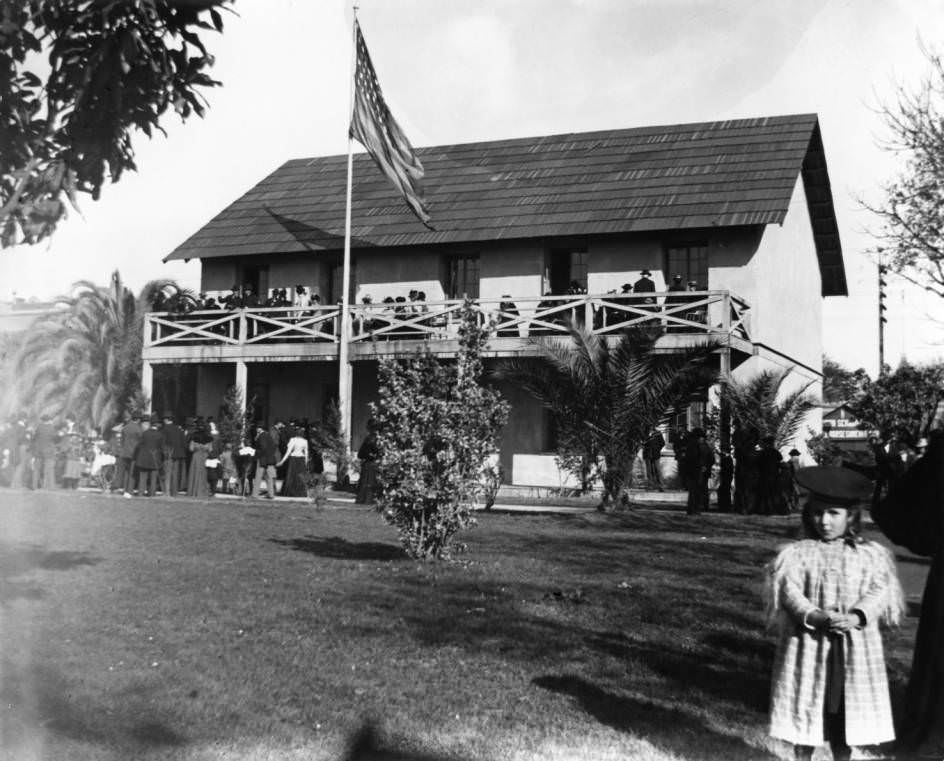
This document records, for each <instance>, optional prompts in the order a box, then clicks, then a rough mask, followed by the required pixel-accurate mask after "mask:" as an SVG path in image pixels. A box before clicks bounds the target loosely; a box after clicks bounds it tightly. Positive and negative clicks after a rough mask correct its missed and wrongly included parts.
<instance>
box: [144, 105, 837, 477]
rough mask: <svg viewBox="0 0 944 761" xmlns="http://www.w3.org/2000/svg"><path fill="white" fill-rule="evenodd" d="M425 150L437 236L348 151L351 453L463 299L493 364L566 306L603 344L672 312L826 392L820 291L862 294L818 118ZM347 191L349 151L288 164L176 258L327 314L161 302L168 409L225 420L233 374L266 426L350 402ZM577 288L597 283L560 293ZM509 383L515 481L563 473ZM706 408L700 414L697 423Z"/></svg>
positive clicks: (546, 331)
mask: <svg viewBox="0 0 944 761" xmlns="http://www.w3.org/2000/svg"><path fill="white" fill-rule="evenodd" d="M418 153H419V156H420V158H421V160H422V162H423V165H424V167H425V168H426V181H425V188H426V197H427V200H428V201H429V204H430V210H431V213H432V217H433V224H434V225H435V230H429V229H427V228H426V227H424V226H423V225H422V224H421V223H420V222H419V221H418V220H417V219H416V218H415V217H414V216H413V215H412V213H411V212H410V211H409V209H408V208H407V207H406V205H405V204H404V203H403V202H402V200H401V199H400V198H399V197H398V195H397V193H396V191H395V190H394V189H393V187H391V186H390V184H389V183H388V181H387V180H386V178H384V177H383V176H382V175H381V174H380V173H379V171H378V170H377V169H376V168H375V167H374V165H373V164H372V162H371V160H370V158H369V157H368V156H367V155H366V154H363V155H358V156H356V157H355V161H354V187H353V198H354V204H353V233H352V261H353V270H352V293H351V294H350V295H351V298H352V310H353V313H354V327H353V331H354V332H353V336H352V343H351V357H352V361H353V365H354V370H353V439H354V441H355V444H356V442H357V441H359V440H360V438H361V437H362V436H363V434H364V431H365V427H366V421H367V417H368V414H369V411H368V407H367V405H368V402H370V401H371V400H373V399H375V398H376V396H377V360H378V358H380V357H382V356H391V355H392V356H405V355H408V354H409V353H410V352H413V351H416V350H417V349H418V348H429V349H430V350H431V351H433V352H434V353H437V354H440V355H442V356H448V355H449V354H450V353H452V352H454V351H455V349H456V338H455V332H454V331H455V328H454V319H453V318H454V312H455V309H456V308H457V304H458V303H459V302H458V300H459V299H461V298H462V297H463V296H469V297H471V298H473V299H475V301H476V303H477V305H478V306H477V308H478V309H480V310H481V311H482V312H483V314H484V315H490V316H493V317H495V318H496V319H497V320H498V323H499V329H498V331H497V333H496V335H495V336H494V337H493V339H492V340H491V342H490V345H489V356H490V357H493V358H500V357H508V356H529V355H533V354H534V353H535V350H534V347H533V345H532V343H531V339H532V338H533V337H534V336H535V335H551V336H553V335H554V334H561V333H562V332H563V331H564V327H563V325H562V324H561V320H560V318H561V316H562V315H564V314H567V315H571V316H576V317H578V319H584V320H586V321H587V322H588V323H589V324H592V325H593V326H594V329H595V330H597V331H598V332H600V333H602V334H607V335H616V334H618V333H619V331H620V330H622V329H623V328H625V327H628V326H632V325H639V324H641V323H644V322H648V323H649V324H652V322H653V321H657V322H658V323H659V324H660V325H662V327H663V328H664V333H663V335H662V337H661V338H660V339H659V346H660V347H662V348H664V349H666V350H671V348H672V347H674V346H681V345H684V344H690V343H691V342H693V341H698V340H705V339H706V338H707V337H709V336H711V337H714V338H717V339H721V341H722V343H723V348H721V349H720V350H719V351H718V353H717V356H718V367H719V370H720V371H721V372H722V373H723V374H725V375H727V376H729V377H734V378H738V377H746V376H748V375H750V374H752V373H754V372H756V371H758V370H760V369H763V368H766V367H793V368H795V370H794V372H793V373H791V375H790V376H789V380H788V383H789V384H790V387H788V388H784V393H786V392H789V391H791V390H792V389H793V388H796V387H797V386H799V385H802V384H806V383H807V382H809V381H813V383H814V385H813V387H812V388H811V391H812V392H813V393H817V392H818V391H819V389H820V385H819V384H820V379H821V369H822V367H821V362H822V353H823V347H822V309H821V305H822V299H823V298H824V297H829V296H844V295H847V286H846V278H845V270H844V266H843V258H842V249H841V245H840V240H839V232H838V229H837V224H836V217H835V213H834V210H833V200H832V194H831V191H830V183H829V175H828V173H827V168H826V157H825V151H824V146H823V140H822V137H821V134H820V128H819V123H818V119H817V117H816V115H815V114H803V115H795V116H778V117H764V118H756V119H744V120H736V121H725V122H713V123H701V124H682V125H671V126H661V127H644V128H635V129H619V130H610V131H604V132H588V133H576V134H569V135H554V136H547V137H535V138H525V139H514V140H502V141H494V142H484V143H473V144H463V145H449V146H436V147H430V148H423V149H420V150H419V151H418ZM345 182H346V156H331V157H321V158H311V159H298V160H293V161H289V162H287V163H286V164H284V165H283V166H281V167H279V168H278V169H277V170H275V171H274V172H273V173H272V174H271V175H269V176H268V177H266V178H265V179H263V180H262V181H261V182H259V184H257V185H256V186H255V187H253V188H251V189H250V190H249V191H248V192H246V193H245V194H244V195H243V196H242V197H241V198H239V199H238V200H237V201H235V202H234V203H232V204H231V205H230V206H229V207H227V208H226V209H224V210H223V211H221V212H220V213H219V214H218V215H217V216H216V217H214V218H213V219H211V220H210V221H209V222H208V223H207V224H206V225H205V226H204V227H203V228H201V229H200V230H198V231H197V232H196V233H195V234H194V235H193V236H191V237H190V238H189V239H187V240H186V241H184V242H183V243H182V244H181V245H180V246H179V247H177V248H176V249H175V250H174V251H173V252H171V253H170V254H169V256H168V257H167V259H184V260H190V259H199V260H200V262H201V267H202V290H203V291H206V292H208V293H211V294H223V293H225V292H228V291H229V290H230V289H231V287H232V286H234V285H236V286H241V287H242V286H245V287H249V288H251V289H252V290H253V292H254V293H256V294H262V295H267V294H270V293H271V292H272V291H273V289H279V288H285V289H286V292H287V295H288V296H289V298H291V297H292V295H293V293H294V289H295V287H296V286H297V285H304V286H305V287H306V289H308V290H309V291H310V292H312V293H314V294H318V295H319V296H320V298H321V303H322V305H323V306H320V307H315V308H312V309H309V310H304V311H303V312H302V311H299V310H293V309H285V308H281V309H279V308H268V309H267V308H261V307H250V308H244V309H238V310H234V311H225V310H222V311H221V310H217V311H214V312H207V313H193V314H190V315H187V316H186V317H182V316H174V315H167V314H157V313H155V314H151V315H149V317H148V325H147V333H146V336H145V348H144V359H145V367H146V371H145V377H146V378H152V381H151V383H152V393H153V397H154V400H155V405H159V404H161V400H162V399H178V400H180V399H183V400H186V401H185V402H183V404H184V407H185V408H182V409H178V410H177V412H178V413H179V414H201V415H217V414H218V412H219V405H220V402H221V399H222V397H223V393H224V391H225V389H226V388H227V387H228V386H230V385H232V384H234V383H237V384H239V385H241V386H243V388H244V390H245V393H246V396H247V398H254V399H255V405H256V412H257V414H258V415H259V416H260V417H262V418H265V419H268V420H272V419H274V418H288V417H308V418H310V419H314V420H317V419H320V418H321V417H322V415H323V412H324V410H325V407H326V403H327V402H328V401H329V400H330V399H331V398H333V397H334V396H336V394H337V383H338V380H337V379H338V365H337V362H338V325H339V313H338V307H337V305H336V304H337V301H338V299H339V298H340V282H341V258H342V251H343V243H344V204H345ZM644 269H648V270H650V271H651V272H652V276H653V280H654V281H655V284H656V290H657V293H656V294H655V298H656V306H655V307H654V308H653V307H652V306H649V307H646V308H644V307H643V305H642V304H641V302H639V301H632V300H627V299H619V298H614V294H613V293H612V291H614V290H615V291H619V290H621V286H623V284H625V283H632V282H633V281H635V280H636V279H637V278H638V276H639V273H640V271H641V270H644ZM673 275H681V276H682V278H683V280H684V281H686V282H687V281H694V282H695V283H697V291H696V293H693V294H688V298H689V301H688V303H685V304H680V302H679V301H678V300H677V299H676V298H675V296H677V294H676V295H675V296H673V295H672V294H668V293H667V292H666V291H667V287H668V284H669V283H670V282H671V279H672V276H673ZM574 281H576V283H577V284H578V285H579V287H580V288H581V289H583V290H585V293H579V294H569V295H568V294H567V293H566V291H567V289H568V287H569V286H570V285H571V284H572V283H573V282H574ZM410 291H422V292H424V293H425V297H426V299H425V308H426V311H424V312H412V311H411V310H410V309H409V308H404V307H405V306H406V307H408V305H403V304H402V302H401V306H400V307H399V308H398V307H397V306H396V304H394V305H392V306H391V305H385V304H384V303H383V301H384V299H385V298H393V299H396V298H397V297H404V298H406V297H408V294H409V292H410ZM368 297H369V299H370V303H369V304H365V303H363V302H364V299H365V298H368ZM510 304H513V305H514V308H513V309H511V308H510V306H509V305H510ZM171 386H173V389H172V390H171V388H170V387H171ZM499 387H500V389H501V391H502V393H503V395H504V396H505V397H506V398H507V399H509V400H510V401H511V403H512V415H511V419H510V421H509V424H508V426H507V427H506V430H505V432H504V437H503V443H502V451H501V460H502V465H503V467H504V473H505V478H506V480H507V481H509V482H512V483H519V484H535V483H540V482H542V481H547V480H552V481H554V483H555V484H556V483H557V478H558V476H557V474H556V466H554V465H553V453H552V441H551V438H552V433H551V431H550V427H549V425H548V420H547V419H546V415H545V413H544V412H543V410H542V408H541V406H540V405H539V404H538V403H537V402H536V401H534V400H533V399H531V398H530V397H528V396H527V395H526V394H525V393H524V392H523V391H521V390H520V389H518V388H515V387H513V386H511V385H509V384H499ZM182 391H183V393H182ZM708 403H710V402H708V400H705V401H704V402H703V403H696V404H694V405H693V407H692V408H691V409H690V411H689V415H688V417H689V418H690V419H689V420H688V424H689V425H695V424H698V423H700V418H701V414H702V413H703V410H704V404H708ZM813 418H815V419H813ZM813 418H811V419H810V420H809V421H808V424H809V426H810V427H812V428H814V429H818V428H819V427H820V423H821V421H820V420H819V416H818V413H814V415H813ZM677 422H678V424H684V422H683V421H677ZM805 435H806V433H805V431H804V436H805ZM552 471H553V472H552Z"/></svg>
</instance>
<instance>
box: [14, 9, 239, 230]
mask: <svg viewBox="0 0 944 761" xmlns="http://www.w3.org/2000/svg"><path fill="white" fill-rule="evenodd" d="M228 3H229V0H187V1H186V2H184V1H183V0H135V2H89V0H55V2H50V0H21V1H20V2H10V1H9V0H7V2H3V3H0V146H3V150H2V151H0V247H3V248H6V247H9V246H14V245H17V244H18V243H37V242H39V241H41V240H43V239H44V238H47V237H48V236H50V235H51V234H52V233H53V231H54V230H55V228H56V225H57V224H58V223H59V222H60V221H61V220H62V218H63V217H64V216H65V215H66V201H67V200H68V202H69V203H71V204H72V206H76V205H77V203H78V198H77V197H78V194H79V193H86V194H89V195H90V196H91V197H92V198H93V199H97V198H98V196H99V194H100V192H101V189H102V186H103V185H104V184H105V182H107V181H111V182H117V181H118V180H119V179H120V178H121V175H122V174H123V173H124V172H125V171H126V170H132V171H133V170H135V169H136V167H135V161H134V149H133V146H132V135H133V134H134V133H135V132H136V131H140V132H143V133H144V134H145V135H147V136H148V137H151V136H152V134H153V133H154V132H155V131H163V130H162V128H161V124H160V122H161V119H162V117H163V115H164V114H165V112H167V111H168V109H171V108H172V109H173V110H175V111H176V112H177V113H178V114H179V115H180V117H181V119H186V118H187V117H189V116H190V115H191V114H194V113H195V114H197V115H199V116H202V115H203V112H204V110H205V101H204V98H203V96H202V95H201V92H200V91H201V88H205V87H213V86H215V85H217V84H219V83H218V82H216V81H215V80H213V79H211V78H210V77H209V75H208V74H207V71H208V69H209V68H210V67H211V66H212V65H213V56H211V55H210V54H209V53H208V52H207V49H206V47H205V45H204V42H203V40H202V39H201V38H200V36H199V35H198V31H199V30H215V31H217V32H220V31H222V29H223V19H222V16H221V14H220V9H221V8H222V7H224V6H225V5H227V4H228ZM40 58H42V59H45V60H44V61H42V62H41V61H40V60H39V59H40ZM46 61H48V65H47V64H46ZM37 71H41V72H43V73H44V76H43V78H41V77H40V76H39V75H38V74H37V73H36V72H37ZM46 72H48V73H46Z"/></svg>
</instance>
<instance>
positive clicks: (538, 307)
mask: <svg viewBox="0 0 944 761" xmlns="http://www.w3.org/2000/svg"><path fill="white" fill-rule="evenodd" d="M462 303H463V302H462V301H461V300H448V301H439V302H407V303H402V302H400V303H397V304H389V303H388V304H357V305H354V306H352V308H351V342H352V343H358V342H366V341H389V340H443V339H449V338H455V337H456V336H457V335H458V326H459V320H460V315H459V313H460V310H461V308H462ZM474 308H475V310H476V311H477V312H478V314H479V318H480V320H481V321H482V324H484V323H485V322H486V321H490V322H491V324H492V331H493V333H494V335H495V336H497V337H499V338H502V337H520V338H527V337H530V336H547V335H563V334H566V333H567V331H568V330H569V327H570V325H571V324H574V323H577V324H583V325H590V326H591V329H592V331H593V332H594V333H596V334H599V335H614V334H617V333H620V332H622V331H624V330H627V329H630V328H637V327H650V328H651V327H657V328H660V329H662V330H663V331H664V332H666V333H688V334H691V333H696V334H709V335H716V336H725V335H732V336H738V337H740V338H744V339H746V340H750V307H749V305H748V304H747V303H746V302H745V301H744V300H742V299H740V298H738V297H737V296H734V295H733V294H731V293H730V292H728V291H685V292H662V293H649V294H604V295H586V294H577V295H564V296H541V297H521V298H514V299H478V300H476V301H475V302H474ZM340 321H341V314H340V309H339V307H338V306H319V307H305V308H302V307H287V308H286V307H276V308H273V307H251V308H244V309H238V310H235V311H228V312H220V311H218V310H211V311H201V312H190V313H187V314H170V313H166V312H160V313H156V312H152V313H149V314H148V315H147V325H146V329H145V342H146V345H147V346H162V345H163V346H173V345H187V344H194V343H203V344H221V345H224V344H228V345H233V344H235V345H244V344H263V343H290V344H291V343H304V342H321V343H335V344H336V343H338V342H339V340H340V339H339V336H340Z"/></svg>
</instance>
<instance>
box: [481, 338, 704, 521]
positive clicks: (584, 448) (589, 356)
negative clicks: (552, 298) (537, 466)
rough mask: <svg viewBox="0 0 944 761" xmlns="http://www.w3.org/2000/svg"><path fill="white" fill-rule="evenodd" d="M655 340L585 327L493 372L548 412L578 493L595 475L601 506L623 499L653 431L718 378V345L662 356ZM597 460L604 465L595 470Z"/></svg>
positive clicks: (540, 344)
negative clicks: (610, 336)
mask: <svg viewBox="0 0 944 761" xmlns="http://www.w3.org/2000/svg"><path fill="white" fill-rule="evenodd" d="M658 335H659V334H658V332H656V331H651V330H645V329H637V330H633V331H628V332H626V333H624V334H623V335H621V336H620V337H619V338H618V340H617V341H616V342H614V343H610V342H609V341H608V340H607V338H606V337H604V336H598V335H594V334H593V332H592V330H590V329H588V328H587V327H586V326H584V325H571V326H570V330H569V341H567V342H566V343H559V342H554V341H551V340H547V339H533V340H532V344H533V345H534V346H536V347H537V348H538V350H539V359H538V361H528V360H506V361H504V362H502V363H501V364H500V365H499V366H498V368H497V369H496V370H495V371H494V375H495V377H497V378H502V379H508V380H512V381H514V382H516V383H518V384H519V385H521V386H522V387H523V388H524V389H525V390H526V391H527V392H528V393H530V394H531V395H532V396H533V397H535V398H536V399H538V400H539V401H541V402H542V403H543V404H544V406H545V407H546V408H547V409H548V410H549V411H550V413H551V415H552V418H553V421H554V424H555V425H556V428H557V433H558V456H559V459H560V460H561V462H562V464H563V465H564V467H566V468H568V469H571V470H572V472H575V474H576V475H578V476H579V477H580V479H581V485H582V487H583V488H584V489H587V488H589V487H590V486H591V485H592V483H593V482H594V481H595V480H596V478H597V476H599V477H600V478H601V480H602V482H603V502H602V504H601V507H605V506H607V505H612V504H614V503H616V502H617V501H618V500H620V499H621V497H622V492H623V489H624V488H625V487H628V486H629V484H630V481H631V478H632V464H633V460H634V459H635V456H636V453H637V452H638V451H639V449H640V448H641V447H642V444H643V442H645V440H646V438H647V437H648V436H649V434H650V433H651V432H652V429H653V428H654V427H655V426H657V425H659V424H660V423H662V422H664V421H665V420H666V419H667V418H669V417H670V416H671V415H673V414H674V413H675V412H676V411H677V410H679V409H680V408H684V407H685V406H686V405H687V404H688V402H689V400H690V399H691V397H692V395H693V394H694V393H696V392H698V391H702V390H704V389H706V388H708V387H709V386H711V385H712V384H714V383H715V382H716V381H717V372H716V370H715V369H714V368H713V366H712V364H713V363H711V362H710V361H709V357H710V354H711V353H712V352H713V351H714V350H715V349H716V348H717V346H716V345H714V344H713V343H709V344H702V345H700V346H692V347H688V348H683V349H681V350H678V351H673V352H672V353H663V352H658V351H656V349H655V342H656V339H657V338H658ZM600 458H602V459H603V462H604V466H605V467H604V468H603V470H602V472H599V473H597V472H596V468H597V463H598V462H599V460H600Z"/></svg>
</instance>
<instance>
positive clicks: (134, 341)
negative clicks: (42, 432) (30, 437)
mask: <svg viewBox="0 0 944 761" xmlns="http://www.w3.org/2000/svg"><path fill="white" fill-rule="evenodd" d="M159 293H161V294H163V295H164V296H169V295H173V294H181V295H183V296H184V297H185V298H189V297H190V294H189V293H188V292H187V291H185V290H184V289H181V288H180V287H179V286H178V285H177V284H176V283H174V282H173V281H171V280H154V281H151V282H149V283H148V284H147V285H145V286H144V288H143V289H142V291H141V293H140V294H138V295H137V296H135V295H134V293H133V292H132V291H131V290H130V289H129V288H127V287H126V286H125V285H124V283H123V282H122V280H121V275H120V274H119V273H118V271H117V270H116V271H115V272H114V273H112V276H111V282H110V284H109V285H108V286H98V285H95V284H94V283H91V282H89V281H86V280H83V281H80V282H78V283H76V284H75V285H74V286H73V292H72V295H70V296H63V297H60V298H59V299H58V302H59V304H60V305H61V307H62V308H61V309H60V310H58V311H56V312H53V313H50V314H48V315H45V316H43V317H41V318H39V319H38V320H37V321H36V322H35V323H33V325H31V326H30V328H29V329H28V330H27V331H26V333H25V335H24V340H23V343H22V345H21V348H20V349H19V351H18V352H17V353H16V355H15V356H14V358H13V375H14V381H13V384H12V389H11V393H10V394H9V395H8V400H7V411H8V412H12V411H23V412H25V413H26V414H28V415H30V416H34V417H35V416H38V415H41V414H50V415H53V416H59V415H63V414H65V413H70V414H72V415H73V416H74V417H75V419H76V422H77V423H79V424H80V425H88V426H92V427H94V428H98V429H104V428H107V427H110V426H112V425H114V424H115V423H116V422H117V421H119V420H120V419H121V417H122V415H123V413H124V411H125V409H126V407H127V406H128V404H130V403H132V399H133V397H134V396H135V394H136V393H139V392H140V385H141V349H142V345H143V340H144V314H145V312H147V311H148V310H149V309H150V308H151V305H152V304H153V302H154V299H155V297H156V296H157V295H158V294H159Z"/></svg>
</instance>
